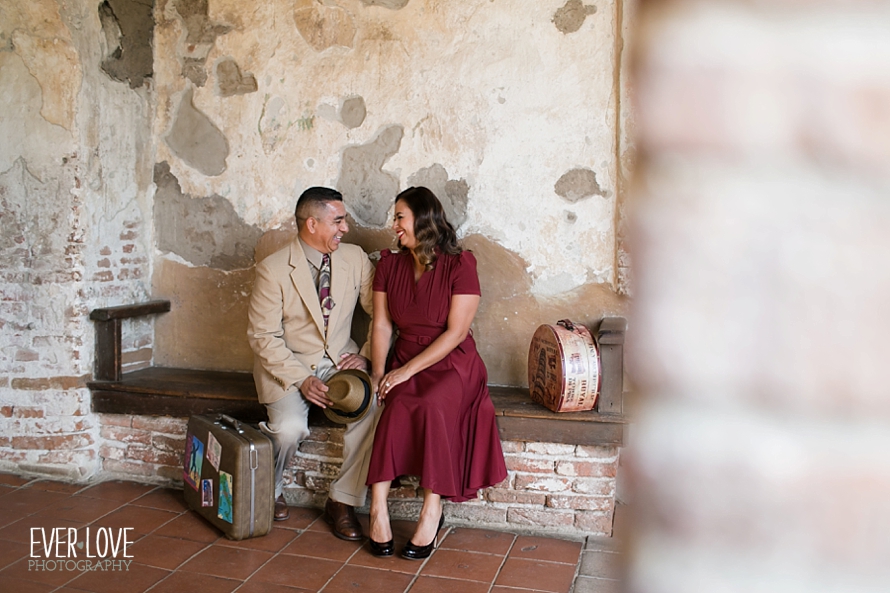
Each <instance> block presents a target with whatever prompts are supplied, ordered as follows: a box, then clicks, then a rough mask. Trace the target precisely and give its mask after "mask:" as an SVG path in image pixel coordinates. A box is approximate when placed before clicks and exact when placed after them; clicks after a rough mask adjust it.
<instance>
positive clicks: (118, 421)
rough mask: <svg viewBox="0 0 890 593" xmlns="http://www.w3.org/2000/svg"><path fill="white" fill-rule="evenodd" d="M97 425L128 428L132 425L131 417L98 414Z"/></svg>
mask: <svg viewBox="0 0 890 593" xmlns="http://www.w3.org/2000/svg"><path fill="white" fill-rule="evenodd" d="M99 424H102V425H105V424H107V425H109V426H126V427H128V428H129V427H130V426H132V424H133V417H132V416H127V415H125V414H99Z"/></svg>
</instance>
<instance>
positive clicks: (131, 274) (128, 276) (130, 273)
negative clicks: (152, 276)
mask: <svg viewBox="0 0 890 593" xmlns="http://www.w3.org/2000/svg"><path fill="white" fill-rule="evenodd" d="M139 278H142V269H141V268H123V269H122V270H121V271H120V272H118V274H117V279H118V280H138V279H139Z"/></svg>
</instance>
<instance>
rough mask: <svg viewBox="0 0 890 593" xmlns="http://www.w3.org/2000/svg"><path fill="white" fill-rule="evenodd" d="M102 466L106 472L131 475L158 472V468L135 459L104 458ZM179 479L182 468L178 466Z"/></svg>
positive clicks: (152, 474) (148, 474)
mask: <svg viewBox="0 0 890 593" xmlns="http://www.w3.org/2000/svg"><path fill="white" fill-rule="evenodd" d="M102 468H103V469H104V470H105V471H108V472H115V473H119V474H128V475H133V476H154V475H156V474H158V473H159V472H158V469H159V468H156V467H155V466H153V465H151V464H149V463H139V462H137V461H126V460H123V461H121V460H117V459H105V460H103V461H102ZM179 475H180V479H181V476H182V468H181V467H180V468H179Z"/></svg>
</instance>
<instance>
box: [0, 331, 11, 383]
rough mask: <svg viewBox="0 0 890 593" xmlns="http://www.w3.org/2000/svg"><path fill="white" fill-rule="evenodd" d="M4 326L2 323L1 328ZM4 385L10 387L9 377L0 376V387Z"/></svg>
mask: <svg viewBox="0 0 890 593" xmlns="http://www.w3.org/2000/svg"><path fill="white" fill-rule="evenodd" d="M2 327H3V325H2V324H0V328H2ZM2 387H9V377H0V388H2Z"/></svg>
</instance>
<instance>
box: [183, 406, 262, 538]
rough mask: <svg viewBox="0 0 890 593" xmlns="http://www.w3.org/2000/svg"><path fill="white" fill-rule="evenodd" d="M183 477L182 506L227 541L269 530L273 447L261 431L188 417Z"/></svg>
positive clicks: (230, 421)
mask: <svg viewBox="0 0 890 593" xmlns="http://www.w3.org/2000/svg"><path fill="white" fill-rule="evenodd" d="M182 473H183V481H184V482H185V485H184V487H183V491H184V494H185V501H186V504H188V506H189V507H190V508H191V509H193V510H194V511H195V512H197V513H198V514H199V515H201V516H202V517H204V518H205V519H207V520H208V521H209V522H210V523H212V524H213V525H214V526H216V527H217V528H219V529H220V530H221V531H222V532H223V533H224V534H225V535H226V537H228V538H229V539H235V540H238V539H245V538H248V537H257V536H260V535H265V534H267V533H269V531H270V530H271V529H272V515H273V512H274V511H273V508H274V500H273V499H274V496H275V472H274V469H273V464H272V441H270V440H269V438H268V437H267V436H266V435H264V434H263V433H262V432H260V431H259V430H257V429H255V428H253V427H251V426H249V425H247V424H244V423H242V422H239V421H238V420H235V419H234V418H232V417H230V416H226V415H225V414H218V415H214V416H192V417H191V418H189V422H188V431H187V432H186V435H185V455H184V456H183V464H182Z"/></svg>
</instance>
